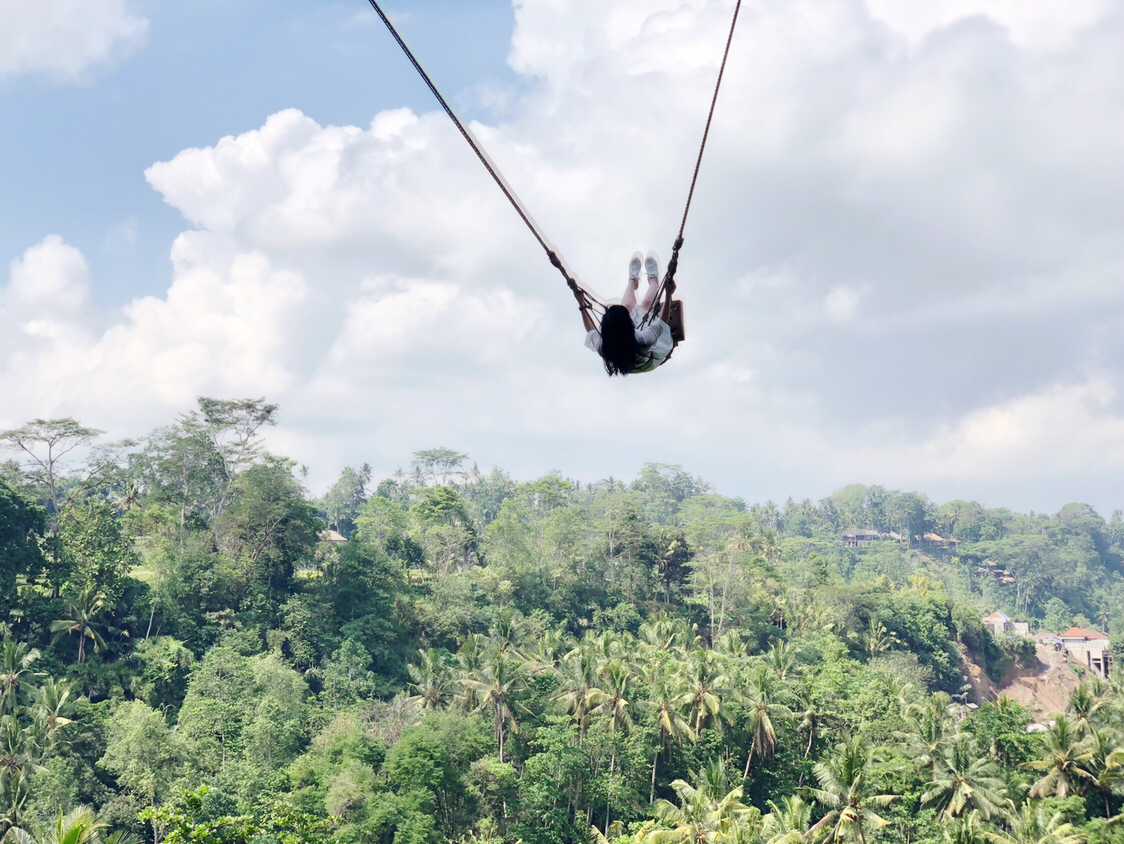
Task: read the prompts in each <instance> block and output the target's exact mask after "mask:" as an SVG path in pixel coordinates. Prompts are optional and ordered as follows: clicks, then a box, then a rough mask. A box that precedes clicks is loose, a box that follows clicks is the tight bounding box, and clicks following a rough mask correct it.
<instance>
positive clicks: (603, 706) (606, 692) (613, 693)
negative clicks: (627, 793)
mask: <svg viewBox="0 0 1124 844" xmlns="http://www.w3.org/2000/svg"><path fill="white" fill-rule="evenodd" d="M631 682H632V672H631V670H630V666H629V664H628V663H627V662H625V660H623V659H613V660H611V661H609V662H608V663H606V664H605V665H603V666H602V667H601V688H602V695H601V697H600V701H599V703H598V704H597V707H596V708H595V709H594V714H595V715H599V716H601V717H603V718H604V719H605V720H606V721H607V722H608V725H609V732H610V733H613V734H616V733H619V732H621V731H623V730H627V729H628V728H629V727H631V726H632V709H631V707H632V705H631V704H630V703H629V701H628V698H629V697H630V695H629V685H630V684H631ZM616 769H617V748H616V745H615V744H614V745H613V749H612V753H611V754H610V756H609V776H612V775H613V774H614V773H615V772H616ZM611 808H612V801H611V800H608V801H606V804H605V829H606V830H608V828H609V812H610V810H611Z"/></svg>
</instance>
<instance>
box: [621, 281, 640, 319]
mask: <svg viewBox="0 0 1124 844" xmlns="http://www.w3.org/2000/svg"><path fill="white" fill-rule="evenodd" d="M621 304H622V305H624V306H625V307H626V308H628V310H629V312H632V311H633V310H635V308H636V282H635V281H633V280H632V279H631V278H630V279H629V280H628V286H627V287H626V288H625V289H624V295H623V296H622V297H621Z"/></svg>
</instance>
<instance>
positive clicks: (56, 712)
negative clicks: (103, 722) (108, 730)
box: [32, 677, 86, 747]
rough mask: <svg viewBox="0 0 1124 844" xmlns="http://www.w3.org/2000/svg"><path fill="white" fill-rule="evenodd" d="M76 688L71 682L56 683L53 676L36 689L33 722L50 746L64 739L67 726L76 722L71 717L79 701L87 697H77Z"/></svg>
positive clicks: (33, 703) (83, 700) (84, 700)
mask: <svg viewBox="0 0 1124 844" xmlns="http://www.w3.org/2000/svg"><path fill="white" fill-rule="evenodd" d="M73 695H74V689H73V687H72V686H71V685H70V684H69V683H56V682H55V680H54V679H53V678H51V677H47V678H46V679H44V680H43V684H42V685H41V686H39V688H37V689H36V690H35V693H34V696H33V702H32V713H33V719H34V720H33V723H34V727H35V730H36V732H38V733H39V734H40V735H41V736H42V739H43V741H44V743H45V744H46V745H47V746H48V747H51V746H54V745H56V744H58V743H59V742H60V741H62V739H63V736H64V735H65V733H66V731H67V728H68V727H70V726H72V725H73V724H74V720H73V719H72V718H71V717H70V716H71V715H73V714H74V710H75V708H76V707H77V706H78V704H79V703H82V702H86V699H85V698H75V697H73Z"/></svg>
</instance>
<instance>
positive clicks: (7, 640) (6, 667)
mask: <svg viewBox="0 0 1124 844" xmlns="http://www.w3.org/2000/svg"><path fill="white" fill-rule="evenodd" d="M37 659H39V651H38V650H37V649H35V648H33V647H31V646H30V645H28V644H27V643H26V642H17V641H15V640H14V639H12V637H11V636H5V637H4V644H3V645H0V714H6V713H11V712H15V710H16V707H18V706H19V705H20V704H21V703H23V701H24V700H25V698H26V687H25V683H26V681H27V679H28V677H29V676H31V666H32V665H33V664H34V663H35V661H36V660H37Z"/></svg>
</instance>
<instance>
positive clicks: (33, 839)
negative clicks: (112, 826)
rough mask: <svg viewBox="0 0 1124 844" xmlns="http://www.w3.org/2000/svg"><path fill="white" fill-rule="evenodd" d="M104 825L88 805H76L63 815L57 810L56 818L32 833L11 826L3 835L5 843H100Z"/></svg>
mask: <svg viewBox="0 0 1124 844" xmlns="http://www.w3.org/2000/svg"><path fill="white" fill-rule="evenodd" d="M105 828H106V825H105V824H104V823H103V822H102V821H100V820H99V819H98V816H97V814H96V813H95V812H94V810H93V809H91V808H89V807H88V806H78V807H76V808H74V809H71V810H70V811H69V812H67V813H66V814H65V815H64V814H63V813H62V810H61V809H60V810H59V816H58V819H57V820H55V821H53V822H52V823H50V824H48V825H46V826H43V827H41V828H39V829H37V830H36V831H35V835H32V834H31V833H30V832H28V831H27V830H25V829H21V828H19V827H12V828H11V829H9V830H8V832H7V834H6V835H5V836H4V842H5V844H8V842H10V841H11V842H15V844H102V842H103V840H105V839H103V837H102V835H101V831H102V830H103V829H105Z"/></svg>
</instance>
